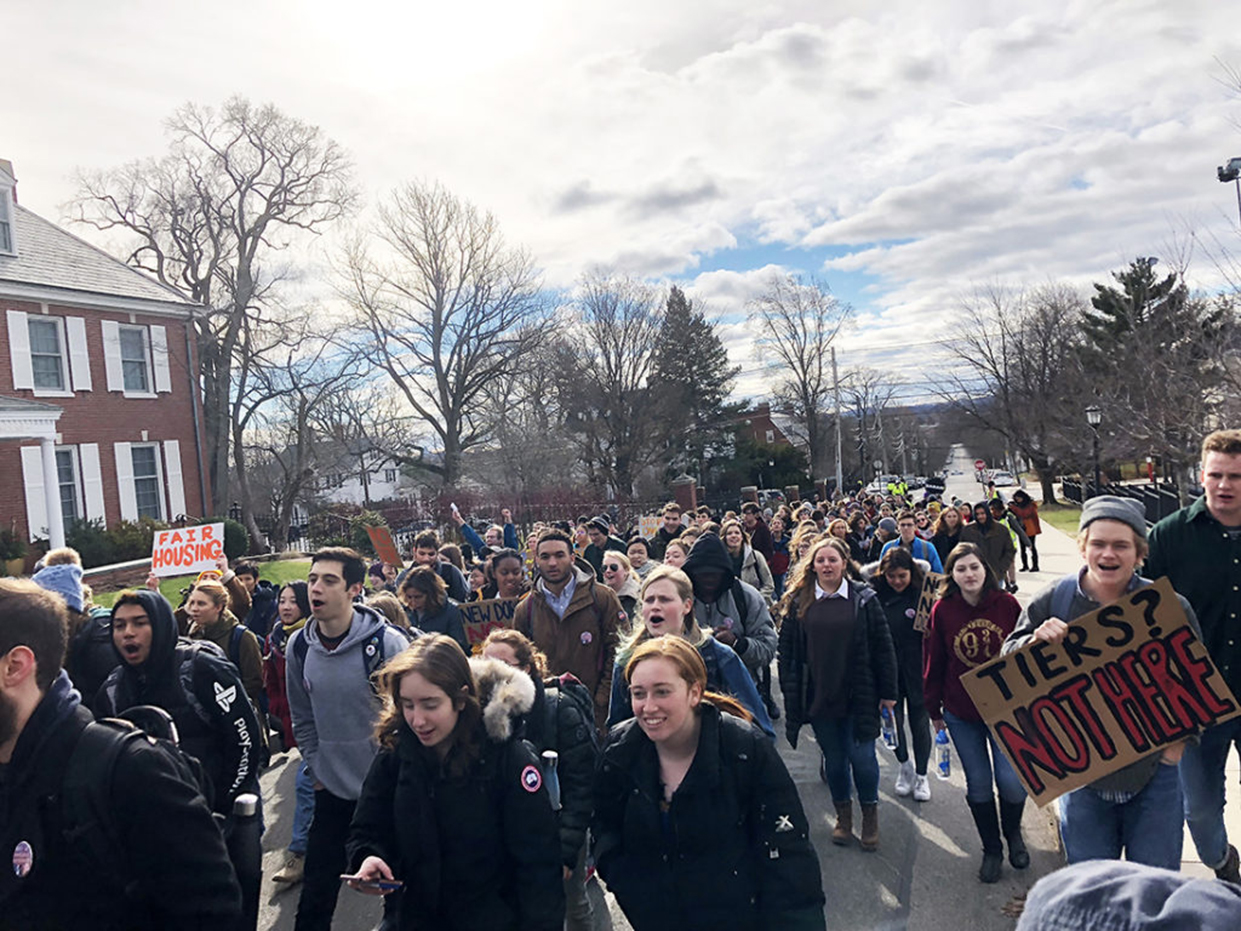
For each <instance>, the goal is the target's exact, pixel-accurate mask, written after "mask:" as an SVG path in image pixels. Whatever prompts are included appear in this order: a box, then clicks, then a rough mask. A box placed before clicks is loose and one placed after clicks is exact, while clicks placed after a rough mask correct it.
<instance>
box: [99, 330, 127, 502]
mask: <svg viewBox="0 0 1241 931" xmlns="http://www.w3.org/2000/svg"><path fill="white" fill-rule="evenodd" d="M99 325H100V326H101V327H102V328H103V367H104V370H105V371H106V372H107V375H108V390H109V391H124V390H125V369H124V367H123V366H122V365H121V330H120V327H119V326H117V323H116V321H115V320H101V321H100V322H99ZM130 471H131V472H132V471H133V467H132V466H131V467H130ZM130 484H131V485H132V482H131V483H130ZM131 490H132V489H131Z"/></svg>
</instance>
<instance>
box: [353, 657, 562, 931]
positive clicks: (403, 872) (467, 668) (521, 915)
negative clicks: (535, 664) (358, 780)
mask: <svg viewBox="0 0 1241 931" xmlns="http://www.w3.org/2000/svg"><path fill="white" fill-rule="evenodd" d="M480 672H485V673H486V675H484V676H480V677H478V678H476V674H477V673H480ZM379 693H380V695H381V696H382V697H383V712H382V713H381V716H380V719H379V723H378V724H377V726H376V739H377V740H378V741H379V744H380V748H381V749H380V752H379V754H378V756H376V757H375V762H374V763H373V764H372V765H371V769H370V772H369V773H368V774H367V776H366V781H365V783H363V785H362V796H361V798H359V799H358V805H357V808H356V809H355V811H354V816H353V823H352V825H351V827H350V832H349V843H348V846H347V854H348V862H349V863H350V864H351V866H352V868H353V870H354V873H353V875H352V877H351V878H350V879H349V885H350V886H351V887H353V888H354V889H358V890H359V891H362V892H367V893H370V894H372V895H381V894H384V890H383V889H381V888H377V887H375V886H374V885H373V884H375V883H377V882H379V881H385V882H390V881H392V880H394V879H396V880H399V881H401V882H402V883H403V888H402V889H401V891H400V895H401V896H402V898H401V907H400V927H401V928H402V929H405V931H408V929H424V928H426V929H431V928H434V929H448V931H517V929H521V931H536V929H537V931H560V928H561V925H562V923H563V922H564V889H563V886H562V879H561V877H562V866H561V856H560V839H559V835H558V833H557V831H556V818H555V814H554V813H553V811H552V807H551V803H550V801H549V800H548V795H547V790H546V788H545V787H544V784H543V774H542V771H541V770H540V768H539V765H538V760H537V759H536V757H535V756H534V753H533V752H531V750H530V749H529V748H528V747H527V746H526V745H525V744H524V743H523V742H522V741H520V740H518V739H515V738H514V735H513V724H514V721H515V720H516V719H517V718H519V717H520V715H522V714H524V713H526V712H528V711H529V710H530V708H531V706H532V705H533V703H534V684H533V683H532V682H531V681H530V678H529V677H528V676H526V675H524V674H523V673H521V672H519V671H517V670H516V669H510V668H509V667H507V666H505V665H503V664H502V663H498V662H496V661H495V660H475V661H473V662H471V661H469V660H467V659H466V656H465V653H463V652H462V650H461V648H460V647H459V646H458V645H457V644H456V643H455V642H454V641H453V640H452V639H451V638H449V637H446V636H442V635H439V634H427V635H425V636H422V637H419V638H418V639H417V640H415V641H414V642H413V644H411V645H410V647H409V648H408V649H406V650H404V651H402V652H400V653H398V654H397V655H396V656H394V657H393V658H392V659H391V660H389V661H388V663H387V665H385V666H384V667H383V669H382V670H381V671H380V673H379ZM364 884H371V885H364Z"/></svg>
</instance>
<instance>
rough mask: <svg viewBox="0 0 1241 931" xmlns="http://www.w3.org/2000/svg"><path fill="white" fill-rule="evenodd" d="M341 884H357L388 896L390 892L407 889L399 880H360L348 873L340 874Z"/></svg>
mask: <svg viewBox="0 0 1241 931" xmlns="http://www.w3.org/2000/svg"><path fill="white" fill-rule="evenodd" d="M340 878H341V882H350V881H352V882H356V883H357V884H358V886H359V888H362V889H373V890H375V891H376V892H382V893H383V894H384V895H387V894H388V893H390V892H396V891H398V890H400V889H403V888H404V887H405V883H404V882H402V881H401V880H399V879H368V880H365V881H363V880H359V879H358V877H356V876H350V875H349V874H348V873H341V874H340Z"/></svg>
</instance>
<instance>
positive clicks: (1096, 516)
mask: <svg viewBox="0 0 1241 931" xmlns="http://www.w3.org/2000/svg"><path fill="white" fill-rule="evenodd" d="M1096 520H1118V521H1120V522H1121V523H1122V524H1128V525H1129V526H1130V527H1132V528H1133V532H1134V533H1136V534H1137V535H1138V536H1139V537H1141V538H1142V539H1143V540H1145V539H1146V508H1144V507H1143V506H1142V502H1141V501H1138V500H1137V499H1136V498H1120V497H1117V496H1116V495H1098V496H1097V497H1094V498H1091V499H1090V500H1089V501H1087V502H1086V504H1085V505H1084V506H1083V507H1082V516H1081V520H1079V521H1078V522H1077V529H1078V530H1085V529H1086V528H1087V527H1089V526H1090V525H1091V524H1092V523H1093V522H1094V521H1096Z"/></svg>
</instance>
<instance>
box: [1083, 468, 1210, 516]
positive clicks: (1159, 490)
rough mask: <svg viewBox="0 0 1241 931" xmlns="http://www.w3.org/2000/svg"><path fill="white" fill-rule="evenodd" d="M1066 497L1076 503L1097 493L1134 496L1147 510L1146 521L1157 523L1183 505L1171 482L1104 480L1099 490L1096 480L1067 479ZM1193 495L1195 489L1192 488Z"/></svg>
mask: <svg viewBox="0 0 1241 931" xmlns="http://www.w3.org/2000/svg"><path fill="white" fill-rule="evenodd" d="M1062 487H1063V493H1064V497H1065V498H1066V499H1067V500H1069V501H1072V502H1073V503H1074V504H1077V505H1080V504H1081V503H1082V502H1083V501H1085V500H1086V499H1089V498H1093V497H1095V496H1096V495H1117V496H1119V497H1122V498H1133V499H1135V500H1137V501H1141V502H1142V507H1143V508H1144V509H1145V511H1146V523H1148V524H1152V525H1153V524H1157V523H1159V521H1161V520H1163V519H1164V518H1165V517H1167V516H1168V515H1169V514H1171V513H1173V512H1174V511H1177V510H1179V509H1180V507H1181V502H1180V498H1179V497H1178V495H1177V489H1176V486H1175V485H1172V484H1169V483H1163V484H1156V485H1111V484H1108V483H1106V482H1104V483H1103V484H1102V485H1101V486H1100V487H1099V488H1098V489H1097V490H1096V489H1095V484H1094V482H1089V481H1081V482H1079V481H1072V480H1070V479H1065V480H1064V482H1063V483H1062ZM1190 492H1191V495H1192V494H1193V492H1194V489H1190Z"/></svg>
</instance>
